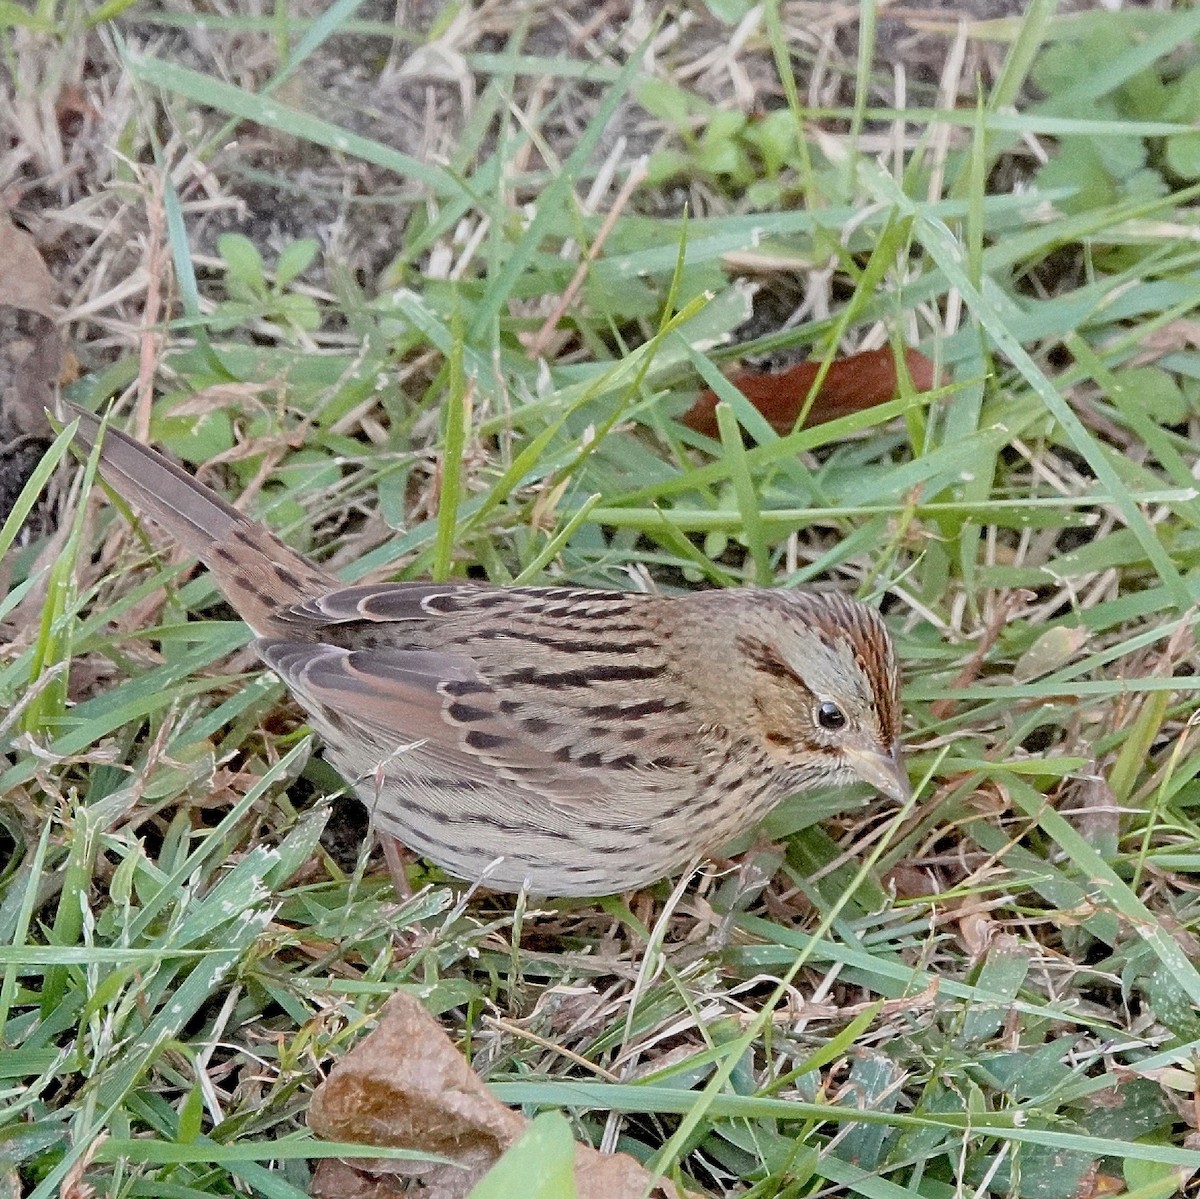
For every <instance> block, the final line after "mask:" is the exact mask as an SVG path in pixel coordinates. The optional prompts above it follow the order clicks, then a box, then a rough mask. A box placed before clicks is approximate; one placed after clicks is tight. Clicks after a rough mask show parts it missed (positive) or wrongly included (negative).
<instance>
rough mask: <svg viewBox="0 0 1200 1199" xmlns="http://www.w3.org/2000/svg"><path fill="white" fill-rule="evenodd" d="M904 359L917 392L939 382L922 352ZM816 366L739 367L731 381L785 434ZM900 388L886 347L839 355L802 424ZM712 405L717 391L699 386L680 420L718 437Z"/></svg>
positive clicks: (858, 408)
mask: <svg viewBox="0 0 1200 1199" xmlns="http://www.w3.org/2000/svg"><path fill="white" fill-rule="evenodd" d="M904 359H905V362H906V363H907V364H908V374H909V377H910V378H911V379H912V383H913V387H914V388H916V390H917V391H930V390H932V389H933V388H934V387H936V386H937V368H936V367H935V366H934V364H933V362H932V361H930V359H928V358H926V357H925V355H924V354H921V353H919V352H918V351H917V350H906V351H905V353H904ZM820 369H821V363H819V362H802V363H800V364H799V365H798V366H793V367H791V368H790V369H788V370H785V371H780V372H779V373H777V374H763V373H762V372H761V371H741V372H739V373H738V374H736V375H733V376H731V377H730V380H729V381H730V382H731V383H732V384H733V385H734V387H736V388H737V389H738V390H739V391H740V392H741V393H742V394H743V395H744V396H745V397H746V398H747V399H748V400H749V401H750V402H751V403H752V404H753V405H754V407H755V408H757V409H758V410H759V412H761V413H762V414H763V416H765V417H766V418H767V421H768V423H769V424H770V426H771V428H772V429H774V430H775V432H776V433H780V434H787V433H790V432H791V431H792V429H793V428H794V427H795V425H796V419H797V417H799V415H800V413H801V412H802V411H803V410H804V405H805V403H806V401H807V400H808V393H809V392H810V391H811V390H812V386H813V383H814V382H815V381H816V378H817V374H818V373H819V371H820ZM899 388H900V384H899V379H898V377H897V371H896V359H895V356H894V354H893V353H892V351H891V350H890V349H883V350H866V351H864V352H863V353H861V354H851V355H850V356H849V357H848V358H839V359H837V360H836V361H834V362H832V363H831V364H830V366H829V370H828V371H827V372H826V374H825V378H824V379H823V380H822V382H821V387H820V390H819V391H818V392H817V394H816V396H815V397H814V398H813V401H812V405H811V406H810V407H809V409H808V415H807V416H806V417H805V420H804V427H806V428H810V427H812V426H813V425H822V424H825V423H826V422H827V421H831V420H836V419H837V418H838V417H839V416H849V415H850V414H851V413H853V412H863V411H865V410H866V409H868V408H874V407H875V406H876V405H878V404H885V403H887V401H888V400H894V399H895V398H896V395H897V393H898V392H899ZM716 408H717V396H716V393H715V392H712V391H702V392H701V393H700V394H699V395H698V396H697V397H696V402H695V403H694V404H693V405H692V406H691V408H689V409H688V410H687V412H685V413H684V414H683V416H681V417H680V418H679V419H680V420H681V421H682V422H683V423H684V424H685V425H687V427H688V428H689V429H693V430H695V432H697V433H703V434H705V435H706V436H708V437H716V436H717V416H716Z"/></svg>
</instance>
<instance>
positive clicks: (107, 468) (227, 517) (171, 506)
mask: <svg viewBox="0 0 1200 1199" xmlns="http://www.w3.org/2000/svg"><path fill="white" fill-rule="evenodd" d="M67 408H68V415H69V416H71V417H75V418H78V420H79V429H78V431H77V432H76V434H75V439H76V440H77V441H78V442H80V443H81V444H82V445H83V446H84V447H86V448H87V449H89V450H90V449H91V448H92V446H94V445H95V444H96V442H97V441H98V440H100V427H101V425H100V420H99V418H97V417H96V416H94V415H93V414H92V413H90V412H85V411H84V410H83V409H82V408H79V407H77V406H76V405H74V404H69V405H67ZM100 474H101V475H102V476H103V477H104V479H105V480H106V481H107V482H108V483H109V484H110V485H111V486H112V488H113V490H114V491H116V492H117V493H118V494H119V495H120V496H121V497H122V498H123V499H125V500H127V501H128V502H129V503H131V504H133V505H135V506H136V507H137V508H139V509H141V511H142V512H143V513H145V515H147V516H149V517H150V518H151V519H153V520H154V521H155V522H156V523H157V524H159V525H161V526H162V527H163V528H164V529H165V530H166V531H167V532H168V533H170V534H171V536H172V537H174V538H175V540H176V541H178V542H179V544H180V545H182V546H183V547H184V549H186V550H187V551H188V552H189V553H191V554H195V555H196V557H197V558H199V559H200V560H201V561H202V562H203V563H204V564H205V565H206V566H207V567H208V568H209V570H211V571H212V572H213V575H214V577H215V578H216V581H217V585H218V586H219V587H220V589H221V591H222V593H223V594H224V595H225V598H226V599H227V600H228V601H229V602H230V603H231V604H232V605H233V607H234V608H236V609H237V611H238V613H239V614H240V615H241V617H242V619H243V620H245V621H246V623H247V624H248V625H249V626H250V627H251V628H252V629H254V631H255V632H256V633H258V634H259V635H260V636H261V635H265V634H267V633H270V632H272V631H274V629H275V628H276V627H277V626H275V625H274V623H273V613H275V612H277V611H279V610H280V609H282V608H285V607H287V606H289V605H291V604H294V603H298V602H299V601H300V600H303V599H307V598H309V597H311V596H314V595H321V594H323V593H324V592H326V591H328V590H330V589H331V588H332V587H335V586H336V585H337V582H336V580H335V579H334V578H333V576H332V575H329V574H327V573H326V572H325V571H323V570H322V569H321V568H320V567H319V566H317V565H316V563H314V562H311V561H309V559H307V558H305V557H304V556H303V555H301V554H298V553H296V551H295V550H293V549H290V548H289V547H288V546H286V545H285V544H284V543H283V542H282V541H280V539H279V538H278V537H276V536H275V534H274V533H272V532H271V531H270V530H269V529H268V528H267V527H266V526H265V525H263V524H260V523H259V522H258V521H255V520H251V519H250V518H249V517H248V516H244V515H243V514H242V513H241V512H239V511H238V510H237V509H236V508H234V507H232V505H230V504H227V503H226V502H225V501H224V500H223V499H221V497H220V496H218V495H217V494H216V492H214V491H212V490H211V489H210V488H208V487H205V486H204V484H203V483H200V482H198V481H197V480H196V479H193V478H192V476H191V475H189V474H188V473H187V472H186V471H184V470H182V469H180V468H179V467H178V466H176V465H175V464H174V463H173V462H168V461H167V459H166V458H164V457H163V456H162V455H161V454H158V453H156V452H155V451H154V450H152V449H150V447H149V446H144V445H142V443H141V442H139V441H135V440H134V439H133V438H132V437H130V436H128V435H127V434H125V433H122V432H121V431H120V430H119V429H114V428H111V427H109V428H106V429H105V431H104V435H103V441H102V442H101V445H100Z"/></svg>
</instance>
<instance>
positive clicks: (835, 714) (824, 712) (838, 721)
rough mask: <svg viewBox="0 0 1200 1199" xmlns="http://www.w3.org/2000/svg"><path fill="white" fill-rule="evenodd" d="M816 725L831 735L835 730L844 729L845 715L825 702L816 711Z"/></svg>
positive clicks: (834, 705)
mask: <svg viewBox="0 0 1200 1199" xmlns="http://www.w3.org/2000/svg"><path fill="white" fill-rule="evenodd" d="M817 723H818V724H819V725H820V726H821V727H822V728H823V729H828V730H829V731H830V732H831V733H832V732H835V731H836V730H837V729H841V728H845V727H846V713H845V712H843V711H842V710H841V708H839V707H838V706H837V704H834V703H830V702H829V700H826V701H825V702H824V703H823V704H822V705H821V706H820V707H819V708H818V709H817Z"/></svg>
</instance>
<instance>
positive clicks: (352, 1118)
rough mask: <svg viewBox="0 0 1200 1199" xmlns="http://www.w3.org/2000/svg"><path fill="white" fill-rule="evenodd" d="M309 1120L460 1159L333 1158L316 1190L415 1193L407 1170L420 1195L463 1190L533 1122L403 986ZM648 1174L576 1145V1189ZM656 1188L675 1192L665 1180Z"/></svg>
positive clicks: (331, 1197)
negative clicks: (495, 1091) (499, 1095)
mask: <svg viewBox="0 0 1200 1199" xmlns="http://www.w3.org/2000/svg"><path fill="white" fill-rule="evenodd" d="M308 1123H309V1127H310V1128H312V1130H313V1131H314V1132H315V1133H316V1134H317V1135H318V1136H321V1137H324V1138H326V1139H327V1140H336V1141H351V1142H355V1143H358V1144H365V1145H378V1146H387V1147H389V1148H399V1149H412V1150H417V1151H419V1152H424V1153H430V1154H437V1155H438V1156H441V1157H447V1158H450V1159H452V1160H453V1161H454V1162H455V1163H456V1164H455V1165H445V1164H441V1163H436V1162H433V1163H422V1162H407V1161H388V1160H383V1159H378V1160H373V1161H371V1162H370V1163H369V1164H366V1163H364V1162H362V1161H355V1162H354V1163H353V1164H351V1163H348V1162H336V1161H325V1162H322V1163H321V1164H320V1165H319V1166H318V1167H317V1169H316V1171H315V1173H314V1176H313V1186H312V1194H313V1195H314V1196H316V1197H318V1199H388V1197H389V1196H392V1195H402V1194H406V1193H408V1192H407V1191H406V1189H405V1188H406V1186H407V1183H405V1182H402V1179H408V1180H413V1181H415V1180H417V1179H419V1180H420V1181H419V1186H420V1194H421V1196H422V1199H465V1196H466V1195H467V1194H468V1193H469V1192H470V1190H471V1188H472V1187H473V1186H474V1185H475V1183H477V1182H478V1181H479V1180H480V1179H481V1178H482V1177H483V1176H484V1174H486V1173H487V1171H488V1170H489V1169H491V1167H492V1165H494V1164H495V1162H496V1161H497V1160H498V1159H499V1157H500V1155H501V1154H502V1153H503V1152H504V1151H505V1150H506V1149H508V1147H509V1146H510V1145H512V1144H513V1143H514V1142H515V1141H516V1140H518V1139H519V1138H520V1136H521V1135H522V1133H524V1132H525V1130H526V1129H527V1128H528V1127H529V1123H530V1122H529V1121H528V1120H527V1119H525V1117H524V1116H522V1115H520V1114H518V1113H517V1112H514V1111H512V1110H511V1109H510V1108H507V1107H505V1106H504V1104H502V1103H501V1102H500V1101H499V1100H497V1099H495V1098H494V1097H493V1096H492V1094H491V1092H490V1091H489V1090H488V1089H487V1087H486V1086H484V1084H483V1082H482V1081H481V1080H480V1078H479V1077H478V1075H476V1074H475V1072H474V1071H473V1070H472V1069H471V1068H470V1066H469V1065H468V1064H467V1061H466V1059H465V1058H464V1057H463V1056H462V1054H461V1053H459V1051H458V1050H457V1049H456V1048H455V1046H454V1044H453V1042H452V1041H451V1040H450V1038H449V1037H448V1036H447V1035H446V1034H445V1033H444V1032H443V1031H442V1027H441V1025H440V1024H438V1022H437V1021H436V1020H435V1019H434V1018H433V1017H432V1016H431V1015H430V1014H429V1013H428V1012H427V1011H426V1010H425V1009H424V1008H423V1007H422V1006H421V1004H420V1003H419V1002H418V1001H417V1000H416V999H414V998H413V997H412V996H411V995H407V994H405V993H403V992H401V993H399V994H396V995H393V996H392V998H391V999H390V1000H389V1001H388V1003H387V1005H386V1007H384V1009H383V1011H382V1012H381V1013H380V1016H379V1024H378V1026H377V1027H376V1029H375V1031H374V1032H372V1033H371V1034H370V1035H369V1036H368V1037H367V1038H366V1039H365V1040H363V1041H362V1042H360V1044H358V1045H357V1046H355V1048H354V1049H352V1050H351V1051H350V1052H349V1053H347V1054H346V1056H345V1057H343V1058H342V1059H341V1061H339V1062H338V1063H337V1065H336V1066H334V1068H333V1070H332V1071H330V1074H329V1077H328V1078H327V1079H326V1080H325V1081H324V1082H323V1083H322V1084H321V1085H320V1086H319V1087H318V1088H317V1090H316V1092H315V1093H314V1095H313V1098H312V1103H311V1105H310V1106H309V1110H308ZM347 1172H348V1173H347ZM388 1176H390V1178H389V1177H388ZM650 1177H651V1176H650V1175H649V1174H648V1173H647V1172H646V1170H645V1169H643V1167H642V1166H641V1165H639V1164H638V1162H636V1161H635V1160H634V1159H633V1158H632V1157H630V1156H629V1155H628V1154H624V1153H616V1154H612V1155H607V1154H601V1153H597V1152H596V1150H594V1149H593V1148H592V1147H591V1146H590V1145H577V1146H576V1150H575V1187H576V1192H577V1194H578V1199H642V1196H645V1195H646V1194H647V1187H648V1186H649V1184H650ZM649 1195H650V1197H651V1199H653V1197H655V1196H659V1197H665V1196H666V1195H667V1192H666V1191H665V1190H664V1189H663V1188H662V1186H661V1184H660V1185H658V1186H656V1187H654V1189H653V1190H651V1191H650V1192H649Z"/></svg>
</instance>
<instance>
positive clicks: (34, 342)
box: [0, 212, 63, 443]
mask: <svg viewBox="0 0 1200 1199" xmlns="http://www.w3.org/2000/svg"><path fill="white" fill-rule="evenodd" d="M54 291H55V286H54V279H53V277H52V276H51V274H50V272H49V271H48V270H47V269H46V264H45V263H44V262H43V261H42V256H41V255H40V254H39V253H38V250H37V246H36V245H35V244H34V241H33V238H32V237H31V236H30V235H29V234H28V233H26V232H25V231H24V230H22V229H18V228H17V227H16V225H14V224H13V223H12V220H11V219H10V217H9V216H8V214H7V213H4V212H0V443H2V442H10V441H13V440H15V439H16V438H19V437H40V438H48V437H49V436H50V425H49V422H48V421H47V420H46V413H45V410H46V409H47V408H53V406H54V395H55V388H56V386H57V384H58V378H59V375H60V374H61V373H62V369H63V346H62V339H61V338H60V337H59V335H58V330H57V329H56V328H55V323H54V321H55V315H56V313H55V308H54Z"/></svg>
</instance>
